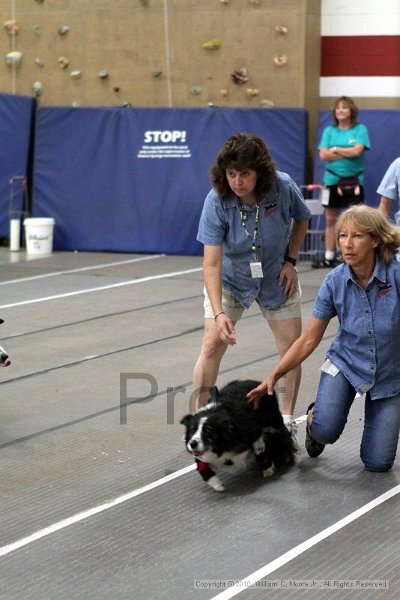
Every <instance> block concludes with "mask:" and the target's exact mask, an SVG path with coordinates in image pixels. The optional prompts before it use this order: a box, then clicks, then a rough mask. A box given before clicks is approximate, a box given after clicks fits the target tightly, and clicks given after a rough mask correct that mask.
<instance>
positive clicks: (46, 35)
mask: <svg viewBox="0 0 400 600" xmlns="http://www.w3.org/2000/svg"><path fill="white" fill-rule="evenodd" d="M0 17H1V19H2V21H1V22H2V23H4V25H3V31H0V40H1V49H2V52H3V55H4V61H3V64H2V66H1V69H0V92H5V93H17V94H22V95H33V96H36V97H37V99H38V101H39V103H40V104H46V105H74V106H118V105H124V104H126V105H132V106H141V107H150V106H151V107H158V106H163V107H165V106H174V107H178V106H179V107H204V106H207V105H208V104H209V103H213V104H216V105H221V106H228V107H234V106H242V107H246V106H248V107H259V106H266V107H269V106H279V107H295V106H296V107H297V106H303V107H306V108H309V109H310V110H313V108H315V107H314V103H316V102H317V101H318V95H319V94H318V82H319V56H320V49H319V48H320V1H319V0H279V2H278V1H276V0H112V2H110V0H15V1H14V2H13V1H12V0H10V1H9V0H7V1H6V0H3V1H2V2H1V4H0Z"/></svg>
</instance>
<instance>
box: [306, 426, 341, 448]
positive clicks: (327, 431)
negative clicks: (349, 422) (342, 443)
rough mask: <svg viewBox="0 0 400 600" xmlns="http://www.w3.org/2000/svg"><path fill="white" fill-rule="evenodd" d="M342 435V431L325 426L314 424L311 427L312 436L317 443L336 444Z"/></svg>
mask: <svg viewBox="0 0 400 600" xmlns="http://www.w3.org/2000/svg"><path fill="white" fill-rule="evenodd" d="M341 433H342V432H341V431H337V430H336V431H334V430H333V429H331V428H329V427H324V426H323V425H319V424H313V423H311V425H310V434H311V436H312V437H313V438H314V439H315V440H316V441H317V442H321V444H334V443H335V442H337V441H338V439H339V438H340V435H341Z"/></svg>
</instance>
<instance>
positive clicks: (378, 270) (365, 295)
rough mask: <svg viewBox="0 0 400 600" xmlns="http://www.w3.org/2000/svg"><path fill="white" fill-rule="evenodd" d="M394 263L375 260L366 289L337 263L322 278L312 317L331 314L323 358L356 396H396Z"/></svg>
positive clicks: (398, 291) (399, 358) (397, 275)
mask: <svg viewBox="0 0 400 600" xmlns="http://www.w3.org/2000/svg"><path fill="white" fill-rule="evenodd" d="M399 298H400V263H399V262H397V261H396V260H395V259H394V260H393V261H392V262H390V263H389V264H388V265H386V264H385V263H384V262H383V261H382V260H381V259H380V258H379V257H378V256H377V258H376V263H375V269H374V272H373V274H372V277H371V279H370V280H369V282H368V285H367V287H366V289H363V288H362V287H361V286H360V285H359V284H358V283H357V282H356V280H355V278H354V276H353V273H352V271H351V269H350V268H349V267H348V266H347V265H345V264H343V265H340V266H339V267H336V269H334V270H333V271H331V272H330V273H328V275H327V276H326V277H325V279H324V281H323V283H322V285H321V287H320V289H319V292H318V294H317V297H316V299H315V303H314V308H313V316H314V317H315V318H317V319H332V318H333V317H335V316H337V317H338V320H339V331H338V333H337V336H336V338H335V339H334V341H333V342H332V344H331V346H330V348H329V350H328V352H327V357H328V358H329V359H330V360H331V361H332V362H333V363H334V365H336V367H337V368H338V369H340V371H341V372H342V373H343V375H344V376H345V377H346V379H348V381H349V382H350V383H351V385H353V386H354V387H355V388H356V389H357V391H358V392H359V393H360V394H364V393H365V392H367V391H369V392H370V394H371V398H372V399H373V400H374V399H377V398H389V397H391V396H394V395H396V394H398V393H399V392H400V306H399Z"/></svg>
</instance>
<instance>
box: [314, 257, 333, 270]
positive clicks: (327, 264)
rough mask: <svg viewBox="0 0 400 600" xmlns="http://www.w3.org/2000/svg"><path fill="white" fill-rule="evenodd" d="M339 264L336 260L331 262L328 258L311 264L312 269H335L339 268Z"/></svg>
mask: <svg viewBox="0 0 400 600" xmlns="http://www.w3.org/2000/svg"><path fill="white" fill-rule="evenodd" d="M338 264H339V262H338V261H337V260H336V259H335V258H334V259H333V260H329V259H328V258H320V259H318V260H316V261H314V262H312V263H311V268H312V269H333V268H334V267H337V265H338Z"/></svg>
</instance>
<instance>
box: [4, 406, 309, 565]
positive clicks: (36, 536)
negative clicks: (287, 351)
mask: <svg viewBox="0 0 400 600" xmlns="http://www.w3.org/2000/svg"><path fill="white" fill-rule="evenodd" d="M304 419H305V417H303V416H301V417H299V418H298V419H296V422H297V423H300V422H302V421H304ZM195 468H196V465H195V464H193V465H189V466H188V467H184V468H183V469H180V470H179V471H175V472H174V473H171V474H170V475H166V476H165V477H162V478H161V479H157V480H156V481H153V482H152V483H149V484H148V485H145V486H144V487H141V488H139V489H137V490H133V491H132V492H128V493H126V494H123V495H122V496H119V497H118V498H114V500H111V501H110V502H105V503H104V504H100V506H95V507H93V508H89V509H87V510H84V511H82V512H80V513H77V514H76V515H73V516H72V517H68V518H66V519H62V520H61V521H58V522H57V523H54V524H53V525H49V526H48V527H45V528H44V529H40V530H39V531H36V532H35V533H32V534H31V535H28V536H26V537H24V538H21V539H20V540H17V541H15V542H12V543H11V544H7V545H6V546H2V547H0V556H5V555H6V554H10V552H14V550H18V548H22V547H23V546H27V545H28V544H30V543H31V542H35V541H36V540H40V539H41V538H43V537H46V536H47V535H50V534H52V533H54V532H55V531H59V530H60V529H64V528H65V527H69V525H73V524H74V523H78V522H79V521H82V520H83V519H87V518H88V517H92V516H93V515H97V514H99V513H101V512H103V511H105V510H108V509H109V508H113V507H114V506H117V505H118V504H122V503H123V502H126V501H127V500H131V499H132V498H136V497H137V496H141V495H142V494H144V493H146V492H149V491H151V490H154V489H155V488H157V487H160V486H161V485H164V483H168V482H169V481H172V480H173V479H177V478H178V477H180V476H181V475H186V473H189V472H190V471H193V470H194V469H195Z"/></svg>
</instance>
